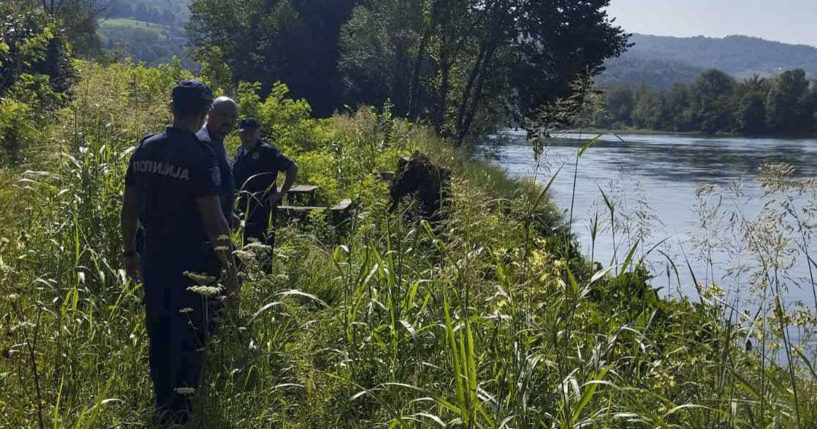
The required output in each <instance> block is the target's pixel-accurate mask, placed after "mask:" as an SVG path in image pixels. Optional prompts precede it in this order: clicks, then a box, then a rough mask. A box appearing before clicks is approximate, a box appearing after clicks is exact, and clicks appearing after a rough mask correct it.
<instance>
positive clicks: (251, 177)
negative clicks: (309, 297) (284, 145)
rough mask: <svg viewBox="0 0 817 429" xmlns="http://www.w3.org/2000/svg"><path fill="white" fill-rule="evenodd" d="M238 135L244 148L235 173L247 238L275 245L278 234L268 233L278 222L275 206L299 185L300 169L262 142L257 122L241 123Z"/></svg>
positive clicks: (245, 120) (238, 154) (250, 119)
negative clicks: (281, 181) (281, 174)
mask: <svg viewBox="0 0 817 429" xmlns="http://www.w3.org/2000/svg"><path fill="white" fill-rule="evenodd" d="M238 132H239V134H240V136H241V147H239V148H238V152H237V153H236V155H235V162H234V163H233V174H234V175H235V184H236V189H237V190H238V193H239V207H240V209H241V210H242V211H243V212H244V215H243V216H244V220H245V222H246V223H245V227H244V238H245V239H248V238H253V239H256V240H258V241H260V242H262V243H266V244H269V245H272V244H273V243H274V240H275V235H274V232H269V233H268V230H269V226H270V224H272V223H273V222H274V216H275V207H277V206H278V204H279V203H280V202H281V200H282V199H283V198H284V196H285V195H286V194H287V192H288V191H289V188H291V187H292V184H293V183H295V177H296V176H297V175H298V166H297V165H296V164H295V163H294V162H292V160H290V159H289V158H287V157H286V156H284V155H283V154H282V153H281V152H280V151H279V150H278V149H276V148H274V147H272V146H270V145H268V144H266V143H264V142H263V141H261V137H260V131H259V123H258V121H256V120H255V119H253V118H247V119H243V120H241V123H240V124H239V130H238ZM279 172H285V173H286V179H284V184H283V185H282V186H281V189H280V190H279V189H278V188H277V187H276V181H277V179H278V173H279Z"/></svg>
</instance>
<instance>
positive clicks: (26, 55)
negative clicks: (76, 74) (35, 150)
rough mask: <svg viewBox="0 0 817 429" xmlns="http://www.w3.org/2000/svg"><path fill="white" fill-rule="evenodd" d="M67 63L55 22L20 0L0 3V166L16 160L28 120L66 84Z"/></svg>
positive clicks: (30, 134)
mask: <svg viewBox="0 0 817 429" xmlns="http://www.w3.org/2000/svg"><path fill="white" fill-rule="evenodd" d="M72 76H73V68H72V65H71V60H70V58H69V48H68V46H67V45H66V42H65V40H64V39H63V38H62V35H61V31H60V27H59V25H58V23H57V22H56V21H55V20H53V19H52V18H51V17H49V16H48V15H47V14H45V13H43V11H42V10H38V9H37V8H34V7H31V6H30V5H28V4H25V3H20V2H9V3H3V4H1V5H0V166H2V165H7V164H10V163H17V162H20V161H21V160H22V159H23V158H24V157H25V156H26V154H25V153H24V151H23V148H24V147H25V146H26V145H28V144H29V143H30V142H31V141H32V140H33V139H34V138H35V137H34V136H35V133H34V127H33V126H32V123H34V122H36V120H37V119H38V117H42V116H44V115H46V114H48V113H49V112H50V111H51V110H52V109H54V108H55V107H56V106H57V105H59V103H60V102H61V100H62V99H63V98H64V93H65V91H67V90H68V89H69V87H70V84H71V81H72Z"/></svg>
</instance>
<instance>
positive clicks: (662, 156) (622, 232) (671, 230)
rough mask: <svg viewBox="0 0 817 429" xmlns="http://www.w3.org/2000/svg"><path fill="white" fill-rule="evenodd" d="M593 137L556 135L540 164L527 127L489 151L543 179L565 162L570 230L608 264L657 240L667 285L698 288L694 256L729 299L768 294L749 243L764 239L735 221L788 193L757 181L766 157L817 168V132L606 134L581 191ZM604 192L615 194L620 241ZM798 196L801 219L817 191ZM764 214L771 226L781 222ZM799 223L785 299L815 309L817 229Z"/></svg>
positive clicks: (660, 277)
mask: <svg viewBox="0 0 817 429" xmlns="http://www.w3.org/2000/svg"><path fill="white" fill-rule="evenodd" d="M595 136H596V135H595V134H594V135H588V134H584V135H580V134H557V135H554V140H553V141H552V142H551V143H550V144H549V146H547V147H546V148H545V151H544V154H543V155H542V156H541V158H540V161H539V162H538V163H537V162H536V160H535V159H534V155H533V148H532V146H530V145H529V144H527V143H526V141H525V134H524V133H522V132H512V131H509V132H507V133H506V135H505V138H502V139H498V141H501V143H498V144H497V145H493V146H486V147H483V151H482V153H483V156H484V157H486V158H488V159H491V160H493V162H495V163H496V164H498V165H500V166H502V167H503V168H504V169H506V171H508V173H509V174H511V175H512V176H517V177H535V178H536V180H538V181H540V182H543V183H547V182H548V181H549V180H550V179H551V177H552V176H553V174H554V173H555V172H556V171H557V170H558V169H559V168H560V167H561V171H560V172H559V174H558V175H557V177H556V179H555V181H554V183H553V186H552V188H551V196H552V198H553V200H554V202H555V203H556V204H557V205H558V206H560V207H561V208H563V209H564V210H565V215H566V218H569V217H570V213H569V212H570V207H571V202H572V203H573V226H572V229H573V232H574V233H575V235H576V236H577V238H578V242H579V244H580V246H581V249H582V252H583V253H584V254H585V255H587V256H590V255H591V254H592V255H593V258H594V259H595V260H596V261H599V262H600V263H602V265H604V266H608V265H610V264H611V263H612V262H613V260H614V259H613V256H614V254H615V255H616V256H617V258H616V259H617V261H618V262H619V263H620V262H622V260H623V259H625V257H626V254H627V253H628V251H629V249H630V248H631V246H632V244H634V243H635V242H636V241H637V240H638V241H639V245H638V249H639V250H638V251H637V252H636V256H637V257H641V256H644V254H645V253H647V251H648V250H649V249H651V248H652V247H653V246H656V245H658V246H657V247H656V248H655V250H653V251H652V252H650V253H649V254H648V255H646V256H645V258H644V259H645V261H646V263H647V264H648V266H649V268H650V270H651V272H652V273H653V274H655V275H656V278H655V279H653V281H652V282H653V284H654V285H656V286H659V287H662V288H663V289H662V291H663V292H662V293H664V294H675V295H680V294H684V295H687V296H693V297H694V296H696V295H697V291H698V289H697V288H696V287H695V283H694V282H693V281H692V276H693V274H690V269H689V268H688V266H687V263H686V262H687V261H689V266H691V268H692V270H691V271H692V273H694V276H695V279H696V280H697V281H698V283H700V284H701V285H704V288H707V286H706V285H711V284H717V285H718V288H719V289H720V290H723V291H724V293H725V295H724V296H723V297H722V299H723V300H725V301H726V302H729V303H734V304H737V305H738V307H741V308H746V307H747V306H748V307H755V306H754V305H752V302H757V300H758V299H760V297H761V296H762V290H763V288H758V287H757V285H758V284H759V282H758V277H757V276H755V275H753V273H757V272H758V271H760V270H759V267H760V266H761V265H762V262H760V261H761V259H759V256H758V254H759V253H758V252H752V251H751V249H750V248H749V246H748V244H751V242H755V243H757V242H761V241H762V239H761V238H757V235H758V234H759V233H751V234H746V233H745V230H744V232H743V233H742V234H741V233H740V232H739V230H738V229H737V228H735V227H734V226H735V225H740V224H745V222H742V220H745V221H749V222H753V221H756V220H757V219H758V216H759V215H760V214H761V209H762V207H763V206H764V204H766V205H767V206H768V207H777V206H778V205H779V204H774V203H775V202H777V203H779V202H780V201H782V197H780V196H779V195H778V196H769V195H768V194H764V189H763V187H762V186H761V185H760V183H759V182H758V180H757V179H758V176H759V172H760V168H761V166H762V165H764V164H766V163H784V162H785V163H788V164H789V165H791V166H792V167H793V168H794V170H795V173H794V176H793V177H794V178H798V179H805V178H812V177H817V140H809V139H805V140H779V139H746V138H704V137H693V136H677V135H618V136H616V135H612V134H610V135H603V136H601V137H600V138H599V139H598V140H597V141H596V142H595V143H594V144H593V146H592V147H591V148H590V149H588V150H587V151H586V152H585V153H584V154H583V155H582V156H581V158H579V165H578V173H577V174H576V189H575V194H574V193H573V192H572V189H573V180H574V171H575V169H574V163H575V161H576V154H577V150H578V149H579V148H580V147H581V146H582V145H584V144H585V143H586V142H587V141H589V140H590V139H592V138H593V137H595ZM602 191H603V192H604V193H605V194H607V196H608V198H609V199H610V200H611V201H613V202H614V207H615V216H616V224H617V225H618V227H617V228H616V234H617V237H616V241H615V242H614V241H613V234H612V230H611V229H610V228H609V225H610V224H611V216H610V212H609V210H608V207H607V206H606V205H605V203H604V200H603V198H602ZM574 195H575V197H574ZM790 204H791V205H793V206H794V207H796V210H797V212H798V213H799V216H801V218H805V217H808V216H810V215H814V212H815V206H814V204H815V196H814V194H813V193H806V194H799V195H795V196H793V197H792V199H791V202H790ZM763 214H764V219H766V222H765V223H763V225H768V224H769V223H772V224H774V223H775V221H771V220H770V219H767V217H766V216H765V214H766V212H763ZM596 215H598V218H599V224H600V227H599V230H600V231H599V232H598V233H597V237H596V240H595V242H594V241H593V240H592V239H591V222H592V220H593V219H595V218H596ZM782 224H791V219H788V220H787V221H784V222H778V224H777V225H776V226H780V225H782ZM794 228H795V229H794V230H789V231H788V236H790V240H789V241H788V242H787V244H786V246H785V250H786V251H787V252H789V253H788V254H786V256H785V257H784V258H781V259H783V260H786V261H790V262H791V267H789V268H787V269H785V270H781V271H780V272H779V273H780V276H779V278H780V279H782V280H781V284H782V285H783V286H784V287H783V290H784V293H783V295H785V300H786V302H787V303H789V304H791V305H794V304H797V303H801V305H803V306H804V307H805V308H811V309H813V308H814V292H813V288H812V281H811V275H810V273H809V270H808V265H807V263H806V261H807V259H806V258H805V256H804V252H802V250H801V249H802V247H803V244H806V245H807V246H808V247H810V248H811V249H817V234H816V235H815V236H814V237H810V238H806V239H805V240H804V239H803V236H802V235H801V234H799V233H798V231H799V230H798V229H797V227H796V225H795V226H794ZM781 229H782V228H781ZM815 232H817V231H815ZM753 237H754V238H753ZM750 241H751V242H750ZM614 243H615V245H614ZM614 249H616V251H615V252H614ZM761 253H762V252H761ZM815 257H817V256H815ZM670 260H672V262H670ZM708 261H710V262H711V263H709V262H708ZM673 264H674V268H673ZM676 272H677V274H676ZM814 275H815V276H817V270H815V273H814ZM716 294H717V290H716Z"/></svg>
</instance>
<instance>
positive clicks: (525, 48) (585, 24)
mask: <svg viewBox="0 0 817 429" xmlns="http://www.w3.org/2000/svg"><path fill="white" fill-rule="evenodd" d="M608 4H609V1H607V0H592V1H582V2H576V1H568V0H560V1H551V2H544V3H543V2H540V1H533V0H487V1H485V0H449V1H442V0H426V1H418V2H406V1H401V0H382V1H378V2H369V3H366V4H364V5H362V7H363V8H365V9H367V10H369V11H370V12H371V13H372V16H375V17H377V19H379V20H381V21H382V22H386V23H388V24H383V25H388V27H387V28H388V30H389V31H388V32H386V34H385V35H383V37H382V38H381V42H380V45H381V46H383V48H382V49H380V50H378V51H375V52H372V51H370V52H369V53H370V55H377V54H378V53H382V54H383V55H397V54H398V53H408V54H409V58H408V64H409V66H408V67H402V66H401V64H404V63H405V62H406V61H405V60H401V59H398V58H395V57H392V58H389V57H382V58H377V57H376V56H375V57H371V56H364V55H357V54H356V52H359V51H357V50H352V49H341V53H342V56H341V63H342V64H351V65H354V66H353V67H349V66H346V67H342V69H341V70H342V72H344V73H345V74H344V79H345V80H346V82H347V83H348V85H347V86H348V87H349V88H357V87H361V86H365V85H366V84H367V82H366V79H360V77H361V74H360V72H359V70H365V67H366V64H365V63H368V64H369V65H371V64H376V63H378V62H380V63H381V64H389V63H391V62H393V61H396V63H395V64H397V65H398V66H396V67H395V66H393V67H390V69H391V70H396V71H392V73H395V75H394V77H391V78H389V79H388V81H390V82H398V81H401V80H400V77H403V78H404V79H405V76H407V75H408V76H409V79H408V82H409V84H408V86H407V87H405V86H400V87H398V86H396V85H391V86H390V87H389V88H388V91H389V94H388V98H390V99H398V98H399V99H403V98H407V99H408V100H410V101H409V103H408V106H406V107H405V108H403V106H399V105H398V106H396V107H397V112H398V113H401V114H405V115H406V116H409V117H412V118H423V119H427V120H429V121H430V122H431V123H432V124H433V125H434V128H435V129H436V130H437V131H438V132H439V133H441V134H443V135H450V136H452V137H454V138H455V139H456V141H457V142H458V143H460V144H462V143H463V142H464V141H465V140H466V139H467V138H468V137H469V136H470V135H472V134H476V135H479V134H481V133H482V132H483V131H489V130H490V128H491V126H496V124H498V123H503V124H504V123H506V122H507V121H508V120H514V121H515V122H517V123H519V122H522V120H523V118H524V117H526V116H529V115H531V114H533V112H534V111H535V110H536V109H537V107H539V106H541V105H543V104H546V103H549V102H553V101H555V100H556V99H557V98H559V97H565V96H569V95H570V93H571V89H570V84H571V83H572V82H573V81H575V80H576V79H577V78H578V77H579V76H580V75H585V74H594V73H597V72H598V71H599V70H600V68H599V67H600V65H601V63H602V61H603V60H604V59H605V58H608V57H611V56H615V55H618V54H619V53H620V52H621V51H622V50H623V49H624V48H625V46H626V39H627V37H626V35H625V34H624V32H623V31H622V30H621V28H619V27H615V26H613V25H612V23H611V22H610V20H609V19H608V18H607V15H606V12H604V8H605V7H606V6H607V5H608ZM352 26H359V24H358V22H356V21H350V23H349V24H347V28H348V29H350V30H351V28H352ZM381 33H382V32H381ZM357 35H360V37H363V38H366V37H370V36H371V33H366V32H361V31H349V32H344V37H343V38H342V42H341V43H342V46H355V45H356V43H358V42H357V41H355V40H353V39H354V38H356V37H358V36H357ZM406 35H408V37H406ZM383 39H385V42H387V43H388V47H386V46H385V45H384V44H383V43H382V42H383ZM406 40H409V41H410V42H411V43H410V44H409V45H408V46H407V47H406V46H405V42H406ZM358 45H359V43H358ZM348 70H357V71H358V72H356V73H355V74H352V73H346V71H348ZM407 72H408V73H407ZM364 77H365V76H364ZM406 91H407V97H406V95H405V94H406ZM347 95H352V94H351V93H347ZM381 98H382V97H381ZM351 101H352V102H355V101H357V100H354V99H353V100H351ZM367 101H368V100H367ZM475 128H476V129H477V130H478V132H473V131H475Z"/></svg>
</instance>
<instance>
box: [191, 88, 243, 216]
mask: <svg viewBox="0 0 817 429" xmlns="http://www.w3.org/2000/svg"><path fill="white" fill-rule="evenodd" d="M237 121H238V104H236V102H235V101H233V99H232V98H229V97H218V98H216V99H215V100H213V105H212V106H211V107H210V112H209V113H208V114H207V123H206V124H205V125H204V127H202V129H201V130H199V132H198V133H197V134H196V136H197V137H198V138H199V140H201V141H202V142H203V143H204V144H206V145H207V146H208V147H209V148H210V150H212V151H213V153H214V154H215V155H216V158H217V161H218V170H219V174H220V175H221V190H220V192H219V193H220V199H221V210H222V212H223V213H224V218H225V219H227V223H229V224H230V226H231V227H233V228H236V227H238V225H240V223H241V222H240V219H239V218H238V216H236V215H235V213H234V212H233V202H234V201H235V179H234V178H233V171H232V168H231V166H230V159H229V158H228V157H227V150H226V149H225V148H224V139H225V138H227V135H229V134H230V133H231V132H232V131H233V128H235V124H236V122H237Z"/></svg>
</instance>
